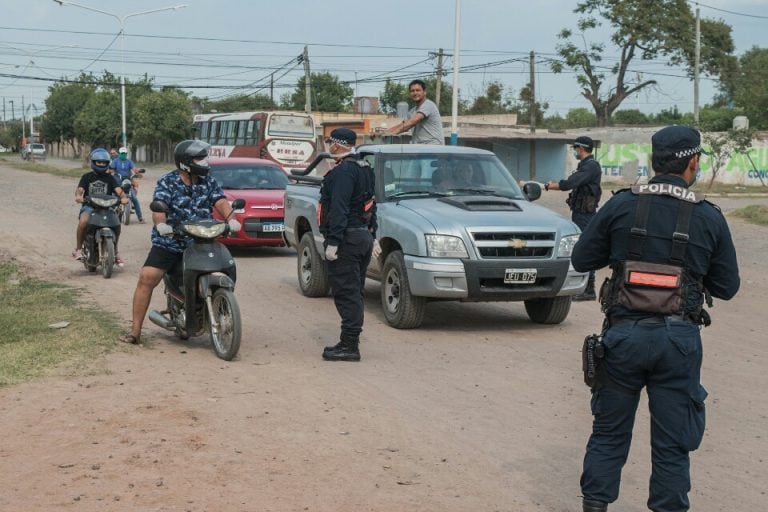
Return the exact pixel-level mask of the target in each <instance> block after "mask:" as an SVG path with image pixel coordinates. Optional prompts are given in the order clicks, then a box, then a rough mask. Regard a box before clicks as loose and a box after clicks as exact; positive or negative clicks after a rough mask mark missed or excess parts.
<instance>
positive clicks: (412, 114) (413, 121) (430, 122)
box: [384, 80, 445, 145]
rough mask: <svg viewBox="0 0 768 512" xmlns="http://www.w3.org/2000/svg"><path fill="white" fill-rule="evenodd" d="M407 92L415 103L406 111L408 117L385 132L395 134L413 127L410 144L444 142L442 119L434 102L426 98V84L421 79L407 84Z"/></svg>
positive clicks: (442, 143)
mask: <svg viewBox="0 0 768 512" xmlns="http://www.w3.org/2000/svg"><path fill="white" fill-rule="evenodd" d="M408 93H409V94H410V95H411V100H412V101H413V102H414V103H415V104H416V105H415V106H414V107H413V108H412V109H411V110H410V111H408V119H404V120H403V121H402V122H401V123H399V124H396V125H395V126H393V127H392V128H389V129H388V130H387V131H386V132H384V133H386V134H389V135H397V134H400V133H403V132H407V131H408V130H410V129H411V128H413V134H412V135H411V144H440V145H444V144H445V135H443V120H442V118H441V117H440V110H438V108H437V105H435V102H434V101H432V100H430V99H427V85H426V84H425V83H424V81H422V80H413V81H412V82H411V83H410V84H408Z"/></svg>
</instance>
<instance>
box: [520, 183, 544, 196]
mask: <svg viewBox="0 0 768 512" xmlns="http://www.w3.org/2000/svg"><path fill="white" fill-rule="evenodd" d="M523 194H525V197H527V198H528V200H529V201H535V200H537V199H538V198H540V197H541V185H539V184H538V183H536V182H535V181H529V182H528V183H526V184H525V185H523Z"/></svg>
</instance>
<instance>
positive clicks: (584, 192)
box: [544, 137, 603, 300]
mask: <svg viewBox="0 0 768 512" xmlns="http://www.w3.org/2000/svg"><path fill="white" fill-rule="evenodd" d="M594 148H595V143H594V141H593V140H592V139H590V138H589V137H577V138H576V140H575V141H574V142H573V157H574V158H575V159H576V160H578V161H579V165H578V166H577V167H576V172H574V173H573V174H571V175H570V176H569V177H568V179H567V180H560V181H550V182H548V183H545V184H544V188H545V189H546V190H570V191H571V193H570V194H568V199H566V201H565V202H566V203H567V204H568V206H569V207H570V208H571V220H573V223H574V224H576V225H577V226H579V228H581V230H582V231H584V229H585V228H586V227H587V224H589V221H590V220H592V217H594V216H595V212H596V211H597V204H598V203H599V202H600V195H601V194H602V189H601V188H600V179H601V178H602V176H603V170H602V169H601V168H600V164H599V163H597V160H595V159H594V158H593V157H592V151H593V150H594ZM595 298H596V295H595V273H594V272H590V273H589V280H588V281H587V287H586V289H585V290H584V293H581V294H579V295H576V296H574V297H573V300H595Z"/></svg>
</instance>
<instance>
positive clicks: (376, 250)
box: [371, 239, 381, 258]
mask: <svg viewBox="0 0 768 512" xmlns="http://www.w3.org/2000/svg"><path fill="white" fill-rule="evenodd" d="M371 256H373V257H374V258H378V257H379V256H381V245H379V241H378V240H376V239H374V240H373V251H372V252H371Z"/></svg>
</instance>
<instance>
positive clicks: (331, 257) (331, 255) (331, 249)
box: [325, 245, 339, 261]
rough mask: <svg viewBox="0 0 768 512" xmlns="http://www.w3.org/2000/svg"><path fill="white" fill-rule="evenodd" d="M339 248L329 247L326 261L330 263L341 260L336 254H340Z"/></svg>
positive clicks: (326, 252)
mask: <svg viewBox="0 0 768 512" xmlns="http://www.w3.org/2000/svg"><path fill="white" fill-rule="evenodd" d="M338 250H339V248H338V247H337V246H335V245H329V246H328V247H326V248H325V259H326V260H328V261H335V260H337V259H339V256H338V255H337V254H336V253H337V252H338Z"/></svg>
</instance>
